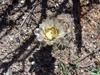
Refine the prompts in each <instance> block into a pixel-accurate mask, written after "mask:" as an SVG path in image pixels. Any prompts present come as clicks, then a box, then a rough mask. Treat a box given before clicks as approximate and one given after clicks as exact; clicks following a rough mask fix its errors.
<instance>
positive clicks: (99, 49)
mask: <svg viewBox="0 0 100 75" xmlns="http://www.w3.org/2000/svg"><path fill="white" fill-rule="evenodd" d="M97 51H100V48H97V49H96V50H93V51H92V52H90V53H89V54H87V55H86V56H85V57H83V58H82V59H80V60H79V62H80V61H82V60H84V59H85V58H86V57H88V56H89V55H91V54H93V53H95V52H97Z"/></svg>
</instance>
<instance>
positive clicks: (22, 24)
mask: <svg viewBox="0 0 100 75" xmlns="http://www.w3.org/2000/svg"><path fill="white" fill-rule="evenodd" d="M42 1H43V0H42ZM42 1H40V2H39V3H37V4H36V5H35V6H34V7H33V8H32V9H31V10H30V11H29V14H27V16H26V17H25V19H24V20H23V21H22V23H21V26H20V29H19V40H21V37H20V33H21V28H22V26H23V25H24V23H25V21H26V19H27V18H28V16H29V15H30V14H31V13H32V11H33V10H34V9H35V8H36V6H37V5H39V4H40V3H42Z"/></svg>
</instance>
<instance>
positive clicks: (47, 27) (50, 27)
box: [34, 18, 66, 46]
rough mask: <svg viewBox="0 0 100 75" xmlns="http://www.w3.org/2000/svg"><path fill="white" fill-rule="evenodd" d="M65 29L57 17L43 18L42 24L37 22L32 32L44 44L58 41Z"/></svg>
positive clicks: (62, 36) (63, 34)
mask: <svg viewBox="0 0 100 75" xmlns="http://www.w3.org/2000/svg"><path fill="white" fill-rule="evenodd" d="M65 30H66V28H65V27H64V25H63V23H60V22H59V20H58V19H55V18H54V19H50V18H47V19H45V20H44V21H43V22H42V24H39V28H36V29H35V31H34V33H35V35H36V36H37V40H38V41H40V42H41V43H43V44H44V46H46V45H47V44H48V45H53V44H55V43H60V42H61V41H60V39H61V38H64V36H65V34H66V33H65Z"/></svg>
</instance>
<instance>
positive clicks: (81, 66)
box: [80, 63, 95, 68]
mask: <svg viewBox="0 0 100 75" xmlns="http://www.w3.org/2000/svg"><path fill="white" fill-rule="evenodd" d="M93 65H95V63H92V64H90V65H87V66H80V68H86V67H91V66H93Z"/></svg>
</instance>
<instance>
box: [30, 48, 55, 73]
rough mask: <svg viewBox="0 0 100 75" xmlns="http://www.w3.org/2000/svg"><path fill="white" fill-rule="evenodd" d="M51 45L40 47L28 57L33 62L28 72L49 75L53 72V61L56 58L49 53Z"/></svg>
mask: <svg viewBox="0 0 100 75" xmlns="http://www.w3.org/2000/svg"><path fill="white" fill-rule="evenodd" d="M51 51H52V46H46V47H42V48H41V49H40V50H38V51H37V52H35V53H34V54H33V57H31V58H30V59H29V61H30V62H35V64H33V65H31V68H30V70H29V72H30V73H33V72H35V74H36V75H51V74H53V73H54V62H55V61H56V59H55V58H54V57H52V54H51Z"/></svg>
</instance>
